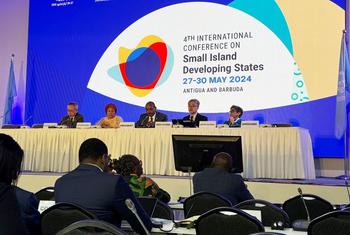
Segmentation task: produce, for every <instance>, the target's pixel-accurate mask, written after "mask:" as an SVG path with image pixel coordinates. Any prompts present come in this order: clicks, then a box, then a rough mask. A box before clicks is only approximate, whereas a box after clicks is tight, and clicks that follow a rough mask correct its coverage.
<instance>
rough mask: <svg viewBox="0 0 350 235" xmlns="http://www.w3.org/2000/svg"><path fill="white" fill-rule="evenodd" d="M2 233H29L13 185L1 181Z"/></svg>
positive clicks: (0, 216) (0, 215)
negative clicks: (22, 218)
mask: <svg viewBox="0 0 350 235" xmlns="http://www.w3.org/2000/svg"><path fill="white" fill-rule="evenodd" d="M0 208H1V209H0V234H28V233H27V231H26V228H25V226H24V224H23V221H22V220H21V212H20V208H19V205H18V201H17V200H16V195H15V193H14V191H13V189H12V187H10V186H8V185H5V184H3V183H0Z"/></svg>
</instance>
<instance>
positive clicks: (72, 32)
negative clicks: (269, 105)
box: [25, 0, 345, 157]
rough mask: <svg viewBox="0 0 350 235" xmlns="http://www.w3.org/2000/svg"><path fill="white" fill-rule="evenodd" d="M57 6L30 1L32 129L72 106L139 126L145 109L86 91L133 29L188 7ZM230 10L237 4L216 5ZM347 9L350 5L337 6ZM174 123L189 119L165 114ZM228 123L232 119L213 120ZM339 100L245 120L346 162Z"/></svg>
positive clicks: (28, 115) (131, 1)
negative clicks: (305, 132)
mask: <svg viewBox="0 0 350 235" xmlns="http://www.w3.org/2000/svg"><path fill="white" fill-rule="evenodd" d="M55 2H56V1H55V0H41V1H30V11H29V12H30V13H29V16H30V17H29V39H28V41H29V42H28V65H27V89H26V91H27V93H26V112H25V120H28V124H33V123H43V122H59V121H60V119H61V117H62V116H64V115H65V114H66V104H67V103H68V102H70V101H76V102H78V103H79V111H80V113H82V114H84V117H85V120H86V121H91V122H92V123H95V122H96V121H97V120H98V119H100V118H101V117H102V116H104V106H105V104H107V103H110V102H113V103H115V104H116V105H117V106H118V115H120V116H122V117H123V118H124V120H125V121H136V120H137V119H138V117H139V115H140V113H142V112H144V108H142V107H138V106H135V105H130V104H127V103H123V102H120V101H116V100H112V99H110V98H108V97H105V96H102V95H100V94H98V93H95V92H93V91H91V90H89V89H87V88H86V86H87V83H88V81H89V79H90V76H91V74H92V72H93V70H94V68H95V66H96V64H97V62H98V60H99V58H100V57H101V56H102V54H103V53H104V51H105V50H106V48H107V47H108V46H109V45H110V43H111V42H112V41H113V40H114V39H115V38H116V36H117V35H119V34H120V33H121V32H122V31H123V30H124V29H126V28H127V27H128V26H129V25H131V24H132V23H134V22H135V21H136V20H138V19H139V18H141V17H143V16H145V15H147V14H148V13H150V12H153V11H155V10H157V9H160V8H162V7H165V6H168V5H172V4H176V3H181V2H187V1H175V0H168V1H141V0H139V1H136V0H128V1H106V2H103V1H101V2H98V3H97V1H96V2H95V1H92V0H91V1H87V0H86V1H74V4H73V5H72V6H69V7H52V6H51V4H52V3H55ZM211 2H216V3H221V4H225V5H227V4H229V3H230V2H232V0H231V1H223V0H222V1H211ZM333 2H335V3H336V4H338V5H339V6H340V7H342V8H343V9H345V0H338V1H333ZM165 113H167V114H168V116H169V118H170V119H172V118H179V117H182V116H184V115H185V114H186V113H185V112H184V113H175V112H165ZM207 116H209V119H211V120H216V121H217V122H218V123H222V122H223V121H224V120H225V119H226V118H227V113H217V114H207ZM334 117H335V97H328V98H325V99H320V100H316V101H311V102H307V103H302V104H298V105H291V106H286V107H280V108H273V109H266V110H257V111H250V112H246V113H244V119H250V120H251V119H256V120H260V122H262V123H264V122H265V123H292V124H293V125H294V126H300V127H304V128H307V129H309V130H310V133H311V135H312V140H313V147H314V155H315V156H319V157H322V156H326V157H330V156H331V157H342V156H343V140H336V139H335V137H334Z"/></svg>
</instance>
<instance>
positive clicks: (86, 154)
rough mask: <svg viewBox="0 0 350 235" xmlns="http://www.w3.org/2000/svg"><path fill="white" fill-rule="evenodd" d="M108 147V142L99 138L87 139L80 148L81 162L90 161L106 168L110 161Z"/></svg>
mask: <svg viewBox="0 0 350 235" xmlns="http://www.w3.org/2000/svg"><path fill="white" fill-rule="evenodd" d="M107 154H108V148H107V146H106V144H105V143H104V142H103V141H102V140H99V139H97V138H91V139H87V140H85V141H84V142H83V143H82V144H81V145H80V148H79V163H90V164H95V165H98V166H99V167H100V168H101V169H105V168H106V166H107V164H108V162H106V161H107V160H108V159H107V158H108V157H107Z"/></svg>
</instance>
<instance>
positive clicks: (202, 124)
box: [199, 121, 216, 128]
mask: <svg viewBox="0 0 350 235" xmlns="http://www.w3.org/2000/svg"><path fill="white" fill-rule="evenodd" d="M199 128H216V121H201V122H199Z"/></svg>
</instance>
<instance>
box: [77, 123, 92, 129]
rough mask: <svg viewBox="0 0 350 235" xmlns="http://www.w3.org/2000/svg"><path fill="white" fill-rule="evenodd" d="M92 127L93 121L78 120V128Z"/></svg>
mask: <svg viewBox="0 0 350 235" xmlns="http://www.w3.org/2000/svg"><path fill="white" fill-rule="evenodd" d="M90 127H91V122H78V123H77V129H89V128H90Z"/></svg>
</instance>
